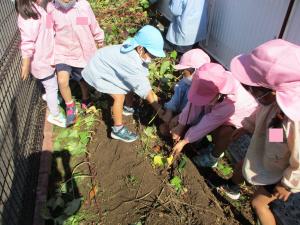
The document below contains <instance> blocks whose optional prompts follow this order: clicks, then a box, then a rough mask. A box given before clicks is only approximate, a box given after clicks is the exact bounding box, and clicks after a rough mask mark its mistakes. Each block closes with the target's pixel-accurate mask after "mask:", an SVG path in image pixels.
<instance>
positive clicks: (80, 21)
mask: <svg viewBox="0 0 300 225" xmlns="http://www.w3.org/2000/svg"><path fill="white" fill-rule="evenodd" d="M76 24H77V25H88V18H87V17H77V18H76Z"/></svg>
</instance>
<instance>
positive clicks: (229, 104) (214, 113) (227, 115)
mask: <svg viewBox="0 0 300 225" xmlns="http://www.w3.org/2000/svg"><path fill="white" fill-rule="evenodd" d="M236 85H238V88H237V89H236V93H235V95H227V97H226V98H225V99H224V100H223V101H222V102H220V103H216V104H214V105H206V106H196V105H191V103H190V102H189V103H188V104H187V105H186V106H185V108H184V109H183V111H182V112H181V114H180V115H179V123H180V124H182V125H186V124H188V125H192V126H191V127H190V128H189V129H188V131H187V132H186V134H185V137H184V139H185V140H186V141H188V142H189V143H192V142H195V141H197V140H199V139H201V138H203V137H204V136H205V135H207V134H208V133H210V132H211V131H213V130H215V129H216V128H218V127H219V126H221V125H223V124H225V125H232V126H234V127H236V128H241V127H242V126H243V125H242V122H243V120H244V119H245V118H247V117H249V116H250V115H251V114H253V113H254V112H255V110H256V108H257V106H258V104H257V102H256V100H255V99H254V98H253V97H252V95H251V94H249V93H248V92H247V91H246V90H245V88H244V87H243V86H242V85H241V84H240V83H239V82H238V81H236ZM201 114H202V115H203V117H202V118H201V119H200V117H201V116H202V115H201ZM188 115H189V116H188Z"/></svg>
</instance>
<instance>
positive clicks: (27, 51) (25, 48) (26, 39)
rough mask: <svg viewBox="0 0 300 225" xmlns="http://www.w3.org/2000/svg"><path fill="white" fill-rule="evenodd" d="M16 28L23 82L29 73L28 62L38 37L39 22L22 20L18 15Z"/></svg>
mask: <svg viewBox="0 0 300 225" xmlns="http://www.w3.org/2000/svg"><path fill="white" fill-rule="evenodd" d="M18 27H19V30H20V33H21V45H20V48H21V54H22V72H21V78H22V79H23V80H25V79H26V78H27V77H28V75H29V72H30V62H31V58H32V56H33V54H34V49H35V42H36V39H37V37H38V33H39V27H40V20H34V19H26V20H25V19H23V17H21V16H20V15H19V17H18Z"/></svg>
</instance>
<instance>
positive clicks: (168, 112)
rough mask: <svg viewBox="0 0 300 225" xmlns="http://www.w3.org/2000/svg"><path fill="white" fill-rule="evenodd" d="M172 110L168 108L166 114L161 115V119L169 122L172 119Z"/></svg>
mask: <svg viewBox="0 0 300 225" xmlns="http://www.w3.org/2000/svg"><path fill="white" fill-rule="evenodd" d="M172 116H173V114H172V111H170V110H166V112H165V114H164V115H163V116H162V117H161V119H162V120H163V121H164V122H165V123H169V122H170V120H171V119H172Z"/></svg>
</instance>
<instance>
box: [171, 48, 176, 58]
mask: <svg viewBox="0 0 300 225" xmlns="http://www.w3.org/2000/svg"><path fill="white" fill-rule="evenodd" d="M170 57H171V58H172V59H176V58H177V52H176V51H175V50H174V51H172V52H171V53H170Z"/></svg>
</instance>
